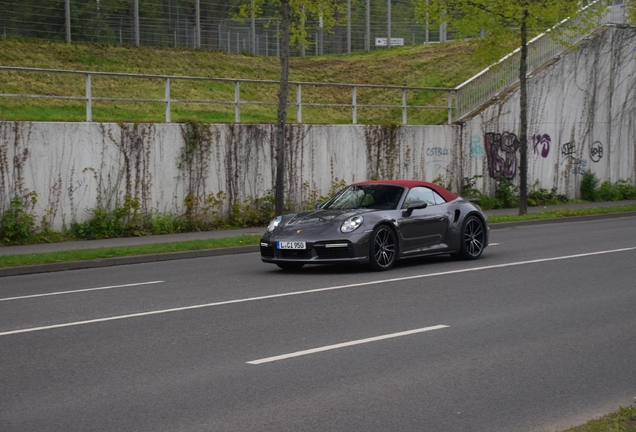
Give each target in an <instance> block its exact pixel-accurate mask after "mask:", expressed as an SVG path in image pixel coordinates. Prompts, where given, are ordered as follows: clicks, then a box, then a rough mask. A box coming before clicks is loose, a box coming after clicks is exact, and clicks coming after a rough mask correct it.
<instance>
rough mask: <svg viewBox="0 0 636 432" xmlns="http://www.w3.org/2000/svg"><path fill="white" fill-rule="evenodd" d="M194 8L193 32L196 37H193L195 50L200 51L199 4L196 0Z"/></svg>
mask: <svg viewBox="0 0 636 432" xmlns="http://www.w3.org/2000/svg"><path fill="white" fill-rule="evenodd" d="M194 7H195V12H194V14H195V17H194V19H195V21H196V22H195V24H194V26H195V31H196V35H195V48H196V49H200V48H201V3H200V1H199V0H196V3H195V5H194Z"/></svg>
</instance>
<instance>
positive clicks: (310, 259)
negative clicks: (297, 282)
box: [261, 180, 490, 270]
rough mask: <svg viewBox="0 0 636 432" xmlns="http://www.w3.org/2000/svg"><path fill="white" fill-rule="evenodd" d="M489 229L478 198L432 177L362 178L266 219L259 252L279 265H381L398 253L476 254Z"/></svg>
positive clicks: (388, 264) (392, 261) (384, 267)
mask: <svg viewBox="0 0 636 432" xmlns="http://www.w3.org/2000/svg"><path fill="white" fill-rule="evenodd" d="M489 232H490V228H488V224H487V217H486V215H484V213H483V211H482V210H481V208H480V207H479V206H478V205H476V204H474V203H473V202H471V201H468V200H466V199H463V198H460V197H458V196H457V195H455V194H453V193H452V192H449V191H448V190H446V189H444V188H443V187H440V186H438V185H436V184H433V183H428V182H424V181H417V180H378V181H367V182H362V183H355V184H352V185H349V186H347V187H345V188H344V189H342V190H341V191H340V192H338V193H337V194H336V195H334V196H333V197H332V198H331V199H330V200H329V201H327V202H325V203H324V204H320V205H318V206H317V208H316V210H311V211H303V212H300V213H294V214H287V215H283V216H277V217H275V218H274V219H272V221H271V222H270V223H269V226H268V227H267V232H266V233H265V235H264V236H263V238H262V239H261V259H262V260H263V262H266V263H273V264H276V265H278V267H280V268H282V269H285V270H297V269H300V268H301V267H303V266H304V265H305V264H335V263H343V262H358V263H361V264H368V265H369V267H371V268H372V269H373V270H388V269H390V268H391V267H392V266H393V264H395V262H396V261H397V260H398V259H402V258H409V257H419V256H424V255H433V254H451V255H452V256H454V257H457V258H462V259H469V260H471V259H477V258H479V257H480V256H481V254H482V252H483V251H484V248H486V246H488V235H489Z"/></svg>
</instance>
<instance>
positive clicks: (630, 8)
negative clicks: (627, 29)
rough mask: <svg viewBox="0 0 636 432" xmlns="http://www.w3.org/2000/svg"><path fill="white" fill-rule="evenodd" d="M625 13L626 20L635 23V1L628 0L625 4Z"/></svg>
mask: <svg viewBox="0 0 636 432" xmlns="http://www.w3.org/2000/svg"><path fill="white" fill-rule="evenodd" d="M625 7H626V8H625V15H626V16H627V22H628V23H630V24H632V25H634V24H636V1H634V0H629V1H627V3H626V4H625Z"/></svg>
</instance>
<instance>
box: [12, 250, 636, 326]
mask: <svg viewBox="0 0 636 432" xmlns="http://www.w3.org/2000/svg"><path fill="white" fill-rule="evenodd" d="M633 250H636V247H630V248H622V249H613V250H606V251H599V252H589V253H582V254H576V255H566V256H561V257H554V258H541V259H536V260H530V261H519V262H513V263H507V264H494V265H490V266H484V267H473V268H467V269H461V270H451V271H447V272H439V273H429V274H423V275H416V276H406V277H401V278H393V279H383V280H378V281H371V282H360V283H356V284H349V285H339V286H333V287H327V288H317V289H312V290H306V291H295V292H290V293H283V294H272V295H267V296H260V297H250V298H244V299H237V300H227V301H220V302H215V303H205V304H199V305H193V306H183V307H177V308H171V309H161V310H156V311H150V312H139V313H134V314H128V315H119V316H112V317H106V318H96V319H92V320H85V321H76V322H70V323H64V324H54V325H50V326H43V327H32V328H25V329H20V330H11V331H6V332H1V333H0V336H7V335H12V334H18V333H29V332H34V331H41V330H52V329H57V328H63V327H72V326H78V325H85V324H94V323H100V322H107V321H115V320H122V319H128V318H138V317H144V316H151V315H159V314H165V313H171V312H182V311H187V310H193V309H203V308H208V307H214V306H224V305H229V304H235V303H246V302H252V301H258V300H269V299H275V298H281V297H290V296H296V295H305V294H314V293H319V292H324V291H335V290H341V289H347V288H357V287H363V286H369V285H379V284H385V283H390V282H401V281H407V280H413V279H422V278H427V277H435V276H445V275H452V274H459V273H467V272H473V271H481V270H490V269H496V268H505V267H514V266H520V265H526V264H537V263H542V262H548V261H558V260H566V259H573V258H584V257H589V256H595V255H604V254H610V253H618V252H629V251H633Z"/></svg>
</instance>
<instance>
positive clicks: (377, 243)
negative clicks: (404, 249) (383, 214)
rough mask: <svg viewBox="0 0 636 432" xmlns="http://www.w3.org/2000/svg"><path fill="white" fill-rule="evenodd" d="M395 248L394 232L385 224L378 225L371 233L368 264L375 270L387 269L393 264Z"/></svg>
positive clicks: (395, 253) (395, 254) (395, 255)
mask: <svg viewBox="0 0 636 432" xmlns="http://www.w3.org/2000/svg"><path fill="white" fill-rule="evenodd" d="M397 250H398V248H397V238H396V236H395V232H394V231H393V230H392V229H391V228H389V227H388V226H386V225H380V226H379V227H377V228H376V229H375V230H374V231H373V234H372V235H371V244H370V245H369V266H370V267H371V269H372V270H375V271H385V270H389V269H390V268H391V267H393V264H395V260H396V258H397Z"/></svg>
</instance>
